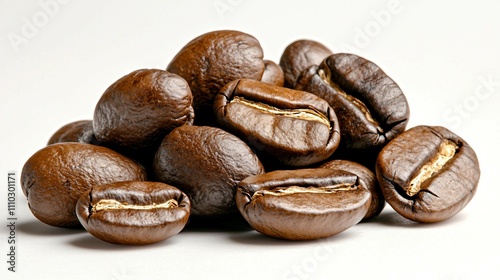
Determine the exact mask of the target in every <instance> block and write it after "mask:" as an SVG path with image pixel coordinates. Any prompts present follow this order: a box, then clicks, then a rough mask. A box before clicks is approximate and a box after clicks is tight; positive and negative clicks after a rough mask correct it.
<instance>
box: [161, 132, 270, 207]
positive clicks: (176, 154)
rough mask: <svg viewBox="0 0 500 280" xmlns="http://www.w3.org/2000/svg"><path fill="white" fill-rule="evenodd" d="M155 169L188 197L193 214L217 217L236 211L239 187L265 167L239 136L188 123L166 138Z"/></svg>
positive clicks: (164, 179) (162, 178)
mask: <svg viewBox="0 0 500 280" xmlns="http://www.w3.org/2000/svg"><path fill="white" fill-rule="evenodd" d="M154 171H155V174H156V176H157V178H158V179H159V180H160V181H162V182H165V183H167V184H170V185H173V186H176V187H178V188H179V189H181V190H182V191H183V192H184V193H186V194H187V195H188V196H189V198H190V199H191V212H192V215H194V216H203V217H217V216H225V215H230V214H232V213H234V212H236V213H237V209H236V206H235V203H234V193H235V191H236V186H237V185H238V183H239V182H240V181H241V180H243V179H244V178H246V177H248V176H250V175H256V174H260V173H263V172H264V168H263V166H262V164H261V163H260V161H259V159H258V158H257V156H256V155H255V154H254V153H253V152H252V150H251V149H250V147H248V146H247V145H246V144H245V143H244V142H243V141H241V140H240V139H239V138H238V137H236V136H234V135H232V134H230V133H228V132H226V131H224V130H222V129H219V128H215V127H209V126H191V125H185V126H181V127H178V128H176V129H174V130H173V131H172V132H171V133H170V134H168V135H167V136H166V137H165V139H163V142H162V143H161V145H160V147H159V149H158V151H157V153H156V156H155V160H154Z"/></svg>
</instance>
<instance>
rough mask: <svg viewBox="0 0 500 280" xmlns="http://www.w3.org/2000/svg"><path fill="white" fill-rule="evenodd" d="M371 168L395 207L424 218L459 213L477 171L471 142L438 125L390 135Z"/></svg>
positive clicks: (473, 188)
mask: <svg viewBox="0 0 500 280" xmlns="http://www.w3.org/2000/svg"><path fill="white" fill-rule="evenodd" d="M376 169H377V178H378V181H379V183H380V186H381V188H382V192H383V193H384V196H385V198H386V200H387V202H388V203H389V204H390V205H391V206H392V207H393V208H394V210H396V211H397V212H398V213H399V214H401V215H402V216H404V217H406V218H408V219H410V220H414V221H418V222H425V223H431V222H440V221H443V220H446V219H449V218H450V217H452V216H454V215H455V214H457V213H458V212H460V211H461V210H462V209H463V208H464V207H465V206H466V205H467V204H468V203H469V201H470V200H471V199H472V197H473V196H474V194H475V193H476V189H477V185H478V183H479V177H480V173H481V172H480V168H479V161H478V159H477V156H476V154H475V152H474V150H473V149H472V148H471V146H470V145H469V144H468V143H467V142H466V141H465V140H464V139H462V138H461V137H459V136H458V135H456V134H455V133H453V132H451V131H450V130H448V129H446V128H444V127H440V126H416V127H413V128H411V129H409V130H407V131H405V132H404V133H402V134H401V135H399V136H398V137H396V138H395V139H393V140H392V141H391V142H389V144H387V146H385V147H384V149H383V150H382V151H381V152H380V154H379V156H378V158H377V165H376Z"/></svg>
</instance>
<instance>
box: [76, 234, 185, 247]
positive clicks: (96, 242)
mask: <svg viewBox="0 0 500 280" xmlns="http://www.w3.org/2000/svg"><path fill="white" fill-rule="evenodd" d="M173 243H175V240H174V239H173V238H170V239H167V240H163V241H161V242H158V243H154V244H148V245H137V246H133V245H119V244H112V243H108V242H104V241H102V240H100V239H98V238H96V237H94V236H92V235H90V234H86V235H82V236H79V237H77V238H75V239H73V240H71V241H69V244H70V245H71V246H74V247H76V248H78V249H84V250H99V251H133V250H151V249H152V248H154V247H168V246H169V245H171V244H173Z"/></svg>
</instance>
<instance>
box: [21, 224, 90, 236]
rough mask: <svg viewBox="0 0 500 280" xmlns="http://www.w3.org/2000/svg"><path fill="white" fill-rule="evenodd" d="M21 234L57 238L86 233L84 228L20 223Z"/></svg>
mask: <svg viewBox="0 0 500 280" xmlns="http://www.w3.org/2000/svg"><path fill="white" fill-rule="evenodd" d="M17 230H19V232H22V233H25V234H29V235H38V236H57V235H71V234H80V233H84V232H85V230H84V229H83V227H77V228H62V227H55V226H50V225H47V224H44V223H42V222H40V221H29V222H19V224H18V225H17Z"/></svg>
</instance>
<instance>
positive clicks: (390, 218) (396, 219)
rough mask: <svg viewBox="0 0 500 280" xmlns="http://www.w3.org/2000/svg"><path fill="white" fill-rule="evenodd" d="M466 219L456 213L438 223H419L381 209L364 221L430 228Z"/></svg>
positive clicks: (404, 226)
mask: <svg viewBox="0 0 500 280" xmlns="http://www.w3.org/2000/svg"><path fill="white" fill-rule="evenodd" d="M465 219H466V217H465V215H464V214H463V213H458V214H457V215H455V216H453V217H451V218H449V219H448V220H445V221H442V222H438V223H419V222H415V221H412V220H409V219H406V218H405V217H403V216H401V215H399V214H398V213H397V212H395V211H383V212H382V213H380V215H378V216H377V217H375V218H373V219H372V220H370V221H368V222H366V223H370V224H376V223H380V224H382V225H383V226H392V227H401V228H431V227H444V226H448V225H451V224H455V223H461V222H464V220H465Z"/></svg>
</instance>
